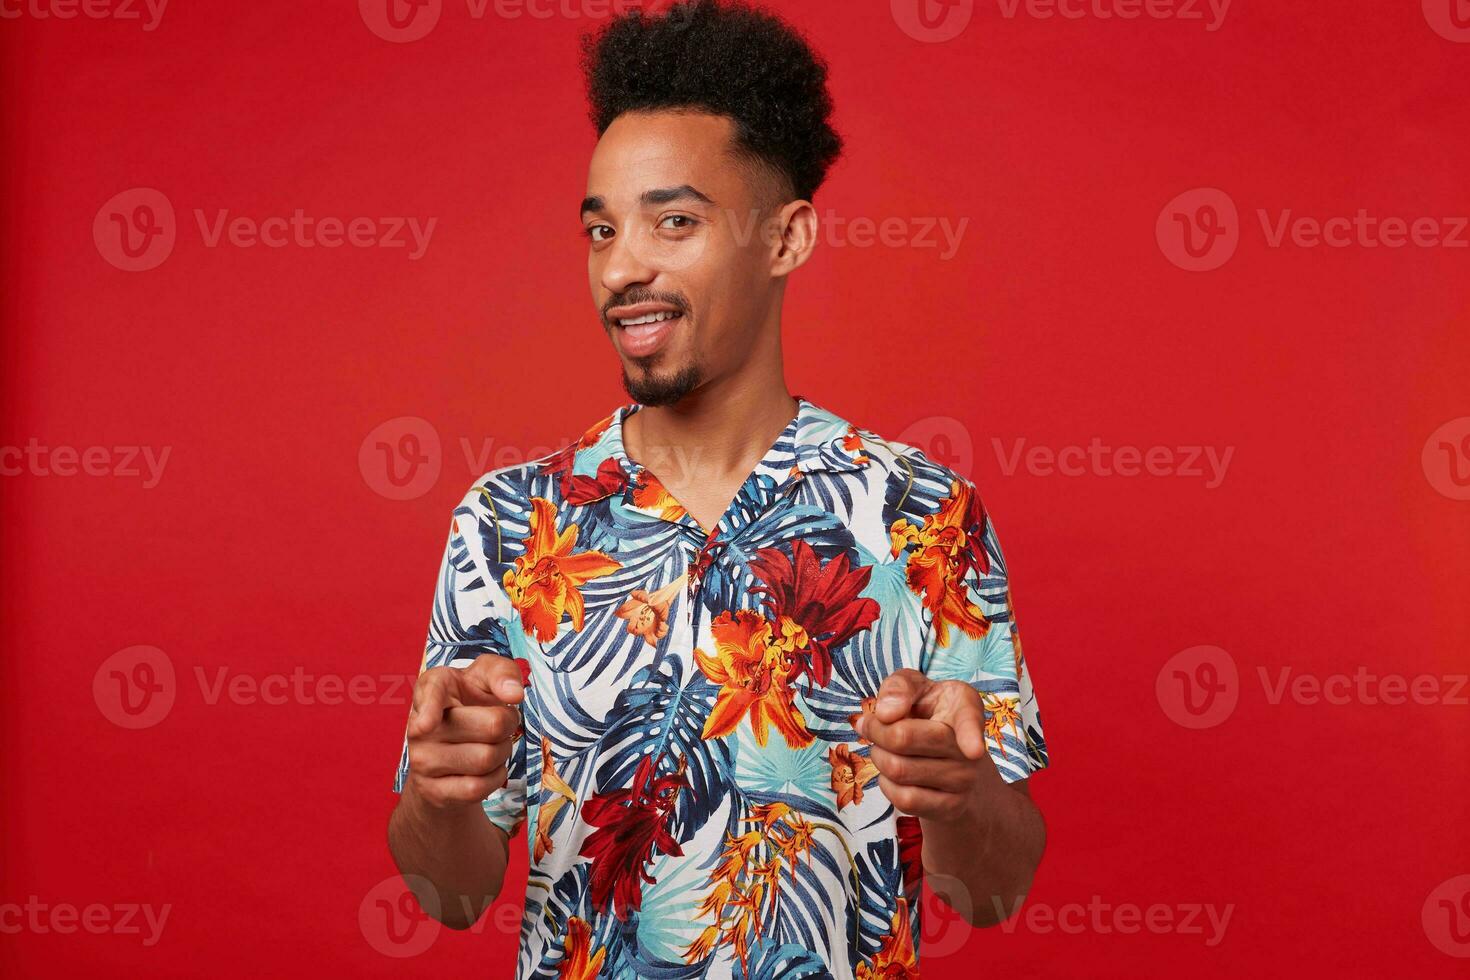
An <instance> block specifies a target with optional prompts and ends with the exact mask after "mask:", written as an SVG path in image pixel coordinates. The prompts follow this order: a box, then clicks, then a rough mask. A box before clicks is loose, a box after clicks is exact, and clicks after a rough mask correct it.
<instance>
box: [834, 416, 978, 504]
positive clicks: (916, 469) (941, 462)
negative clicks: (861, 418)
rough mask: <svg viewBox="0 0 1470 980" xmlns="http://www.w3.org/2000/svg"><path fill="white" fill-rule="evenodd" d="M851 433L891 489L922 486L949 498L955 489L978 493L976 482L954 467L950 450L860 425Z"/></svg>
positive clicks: (853, 427)
mask: <svg viewBox="0 0 1470 980" xmlns="http://www.w3.org/2000/svg"><path fill="white" fill-rule="evenodd" d="M852 433H853V435H854V436H855V437H856V439H855V440H854V441H855V442H856V441H860V442H861V452H862V454H863V455H864V456H866V457H867V458H868V460H869V461H870V465H876V466H877V467H878V469H877V473H878V474H879V475H880V476H881V477H882V479H883V480H884V482H885V483H886V484H888V485H889V486H890V487H891V486H893V485H895V484H899V485H912V484H923V485H928V486H930V487H931V488H933V489H935V490H939V491H941V492H943V493H944V494H946V495H947V494H948V493H950V492H953V491H956V490H960V491H967V492H972V493H973V492H977V490H976V486H975V482H974V481H973V480H971V479H970V478H969V477H968V476H966V475H965V474H963V473H961V472H960V471H959V470H957V469H955V468H954V466H953V465H951V463H952V462H958V461H957V460H954V459H953V458H952V457H951V455H950V453H949V452H947V449H948V447H945V446H938V445H933V446H929V447H927V448H925V447H921V446H917V445H914V444H912V443H907V442H903V441H902V440H899V439H894V438H889V437H885V436H883V435H881V434H879V433H878V432H875V431H874V430H872V429H867V428H863V427H862V426H858V425H854V426H852ZM946 458H950V462H946V461H945V460H946Z"/></svg>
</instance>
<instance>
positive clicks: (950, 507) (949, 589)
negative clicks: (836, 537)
mask: <svg viewBox="0 0 1470 980" xmlns="http://www.w3.org/2000/svg"><path fill="white" fill-rule="evenodd" d="M985 520H986V519H985V510H984V508H983V507H982V506H981V504H980V497H979V495H978V494H977V493H975V490H974V487H973V486H971V485H970V484H969V483H965V482H962V481H960V480H953V481H951V483H950V495H949V496H948V497H946V498H945V499H944V500H943V501H942V502H941V503H940V505H939V510H938V511H936V512H935V513H933V514H930V515H928V516H927V517H925V518H924V523H923V525H922V526H919V525H915V524H914V523H912V522H911V521H909V520H908V518H905V517H901V518H899V519H898V520H896V521H894V522H893V526H892V527H890V528H889V537H890V539H891V543H892V554H893V556H894V557H895V558H897V557H898V555H899V554H900V553H902V552H903V551H904V549H905V548H908V547H910V546H911V545H912V546H916V547H915V550H914V551H913V552H912V553H911V554H910V555H909V557H908V564H907V566H906V574H907V577H908V584H909V588H910V589H912V590H913V591H914V592H915V593H917V594H918V595H920V596H922V597H923V600H924V608H925V609H927V610H929V612H930V613H931V614H932V615H933V616H934V636H935V640H936V642H937V643H938V645H939V646H941V647H943V646H948V645H949V630H950V627H951V626H955V627H958V628H959V629H960V630H961V631H963V632H964V633H965V634H966V635H968V636H971V637H975V638H979V637H981V636H984V635H985V632H986V631H987V630H988V629H989V628H990V623H989V621H988V620H986V618H985V615H984V614H983V613H982V612H981V611H980V607H979V606H977V605H975V604H974V603H973V602H971V601H970V598H969V593H968V590H967V586H966V578H967V576H968V575H969V572H970V569H971V568H978V569H979V570H980V571H981V572H982V573H985V572H989V571H990V558H989V556H988V555H986V553H985V548H984V546H983V544H982V539H983V537H984V534H985Z"/></svg>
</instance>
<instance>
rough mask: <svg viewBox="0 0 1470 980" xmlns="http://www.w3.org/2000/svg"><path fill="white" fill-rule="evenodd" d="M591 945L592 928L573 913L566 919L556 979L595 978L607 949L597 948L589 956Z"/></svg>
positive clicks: (581, 979) (577, 979)
mask: <svg viewBox="0 0 1470 980" xmlns="http://www.w3.org/2000/svg"><path fill="white" fill-rule="evenodd" d="M591 945H592V928H591V926H589V925H588V924H587V920H585V919H579V918H577V917H576V916H575V915H574V916H572V917H571V918H570V919H568V920H567V941H566V946H565V947H564V949H565V955H564V956H563V957H562V961H561V966H560V968H559V970H558V972H557V975H556V976H557V980H597V975H598V973H599V972H600V971H601V970H602V959H603V957H604V956H606V955H607V950H606V949H599V950H598V951H597V952H596V953H593V954H592V955H591V956H589V955H588V952H589V949H590V947H591Z"/></svg>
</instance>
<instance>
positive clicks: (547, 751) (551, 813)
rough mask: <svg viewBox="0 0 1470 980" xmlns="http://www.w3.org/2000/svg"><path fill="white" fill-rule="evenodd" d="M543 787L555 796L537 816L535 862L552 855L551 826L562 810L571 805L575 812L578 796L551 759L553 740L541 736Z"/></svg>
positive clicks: (544, 805)
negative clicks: (559, 773)
mask: <svg viewBox="0 0 1470 980" xmlns="http://www.w3.org/2000/svg"><path fill="white" fill-rule="evenodd" d="M541 785H542V786H544V787H545V788H546V789H549V790H551V792H552V793H553V794H555V795H553V796H552V797H551V799H550V800H547V801H546V803H544V804H542V806H541V811H540V812H539V813H538V814H537V815H536V846H535V849H534V852H533V855H532V857H533V860H536V861H539V860H541V859H542V858H543V857H545V856H546V855H548V854H550V853H551V852H552V851H553V850H554V847H553V845H552V841H551V824H552V822H553V821H554V820H555V819H556V815H557V814H558V813H559V812H561V808H562V807H564V806H566V805H567V804H568V803H571V804H572V805H573V806H572V809H573V811H574V812H575V810H576V802H577V794H576V793H573V792H572V788H571V787H570V786H568V785H567V784H566V781H565V780H564V779H562V778H561V776H560V775H558V773H557V771H556V760H555V759H553V758H552V757H551V740H550V739H549V738H547V737H546V736H544V735H543V736H541Z"/></svg>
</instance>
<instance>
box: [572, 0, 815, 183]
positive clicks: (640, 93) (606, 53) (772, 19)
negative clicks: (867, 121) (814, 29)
mask: <svg viewBox="0 0 1470 980" xmlns="http://www.w3.org/2000/svg"><path fill="white" fill-rule="evenodd" d="M582 70H583V71H584V72H585V73H586V76H587V99H588V102H589V103H590V106H591V117H592V122H593V125H595V126H596V127H597V134H598V135H599V136H601V135H602V134H603V133H604V132H606V131H607V127H608V126H610V125H612V121H613V120H614V119H616V118H617V117H618V116H620V115H622V114H623V113H625V112H651V111H658V110H661V109H672V110H680V109H683V110H695V111H705V112H709V113H712V114H715V115H720V116H728V117H730V118H731V119H733V120H734V123H735V129H736V137H735V139H736V144H737V148H738V151H739V152H741V153H742V154H743V155H744V156H746V157H747V158H748V159H750V160H751V161H753V162H756V163H758V164H760V165H762V166H764V167H765V168H766V169H767V170H768V171H770V172H773V173H774V174H776V175H779V176H780V177H782V178H784V180H785V182H786V183H787V184H788V187H787V189H788V190H790V191H791V192H792V193H793V194H794V195H795V197H794V198H793V199H801V200H811V198H812V195H814V194H815V193H816V191H817V188H818V187H820V186H821V184H822V181H823V180H824V179H825V178H826V176H827V170H828V168H830V167H831V166H832V164H833V162H834V161H835V160H836V159H837V157H838V156H839V155H840V154H841V152H842V139H841V137H839V136H838V135H837V133H836V132H835V131H834V130H833V129H832V126H831V123H830V122H829V118H830V116H831V114H832V98H831V96H830V95H829V94H828V93H827V66H826V64H825V63H823V61H822V60H821V58H820V57H818V55H817V54H816V53H815V52H814V51H812V49H811V48H810V47H809V46H808V45H807V43H806V40H805V39H804V38H803V37H802V36H801V35H800V34H798V33H797V32H796V30H795V29H793V28H792V27H791V26H790V25H788V24H786V23H785V22H784V21H782V20H780V19H779V18H777V17H776V16H774V15H772V14H769V13H766V12H764V11H761V10H756V9H753V8H752V7H750V6H749V5H747V4H745V3H743V2H740V0H684V2H680V3H676V4H674V5H673V6H672V7H670V8H669V10H668V11H667V12H666V13H664V14H661V15H659V14H645V13H644V12H643V10H642V9H641V8H638V9H633V10H631V11H629V12H628V13H626V14H624V15H622V16H619V17H616V18H614V19H613V20H611V21H609V22H608V23H607V24H606V25H604V26H603V27H602V29H601V30H600V31H598V32H596V33H595V34H589V35H587V36H585V37H584V38H583V39H582Z"/></svg>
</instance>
